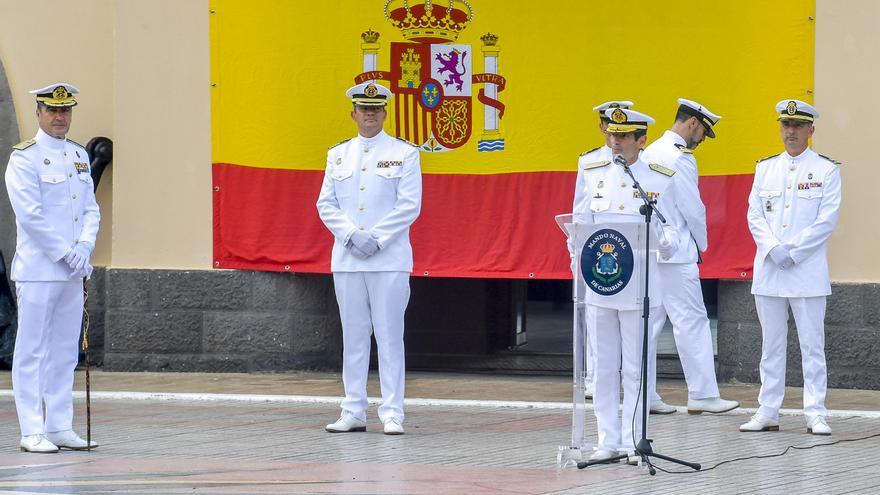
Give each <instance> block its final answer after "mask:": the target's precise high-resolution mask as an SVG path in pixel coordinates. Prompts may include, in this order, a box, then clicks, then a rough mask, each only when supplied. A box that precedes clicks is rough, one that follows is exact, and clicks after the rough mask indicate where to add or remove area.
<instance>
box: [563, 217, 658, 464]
mask: <svg viewBox="0 0 880 495" xmlns="http://www.w3.org/2000/svg"><path fill="white" fill-rule="evenodd" d="M642 218H643V217H633V220H631V221H630V222H603V223H595V222H594V221H593V215H592V214H588V215H584V216H581V215H578V214H563V215H558V216H556V223H557V224H558V225H559V227H560V228H561V229H562V231H563V233H565V236H566V239H567V244H568V248H569V250H570V251H573V252H574V253H575V256H574V263H573V269H574V273H573V276H572V279H573V280H572V299H573V302H574V311H573V318H572V351H573V352H572V357H573V366H572V371H573V387H572V415H571V441H570V443H569V444H568V445H560V446H559V449H558V451H557V456H556V464H557V467H558V468H563V467H568V466H574V465H576V464H577V463H578V462H580V461H582V460H585V459H586V458H588V457H589V456H590V455H591V454H592V451H593V448H594V447H595V446H596V444H595V443H593V442H587V441H586V436H585V432H584V429H585V422H586V412H587V404H586V401H585V399H584V388H585V386H584V383H585V382H584V380H585V376H586V372H587V359H586V358H587V339H588V338H590V335H594V334H593V332H595V331H596V330H597V329H587V318H586V311H587V304H588V303H592V304H596V305H599V306H606V307H616V308H618V309H640V308H641V306H642V300H643V297H644V286H643V282H642V281H643V278H642V274H643V272H644V264H645V260H648V261H649V262H653V263H656V255H654V256H646V255H645V254H646V253H645V235H646V228H645V224H644V223H639V222H640V221H641V220H642ZM621 219H623V218H621ZM655 245H656V238H655V239H653V240H652V242H651V248H652V249H655V247H654V246H655ZM652 268H653V267H652ZM585 274H586V275H585ZM651 296H652V297H654V294H651Z"/></svg>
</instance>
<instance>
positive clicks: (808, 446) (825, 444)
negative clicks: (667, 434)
mask: <svg viewBox="0 0 880 495" xmlns="http://www.w3.org/2000/svg"><path fill="white" fill-rule="evenodd" d="M875 437H880V433H874V434H873V435H868V436H864V437H858V438H842V439H840V440H835V441H833V442H828V443H817V444H813V445H804V446H798V445H789V446H788V447H786V448H785V450H783V451H782V452H779V453H777V454H766V455H750V456H748V457H737V458H734V459H727V460H724V461H721V462H719V463H718V464H715V465H713V466H710V467H706V468H703V469H701V470H699V471H669V470H666V469H663V468H661V467H660V466H658V465H657V464H656V463H654V462H652V463H651V464H652V465H653V466H654V467H655V468H657V469H659V470H660V471H663V472H664V473H667V474H692V473H702V472H705V471H711V470H713V469H715V468H717V467H719V466H722V465H724V464H730V463H733V462H739V461H747V460H749V459H769V458H771V457H781V456H784V455H785V454H787V453H788V451H790V450H809V449H812V448H816V447H829V446H831V445H837V444H839V443H844V442H859V441H861V440H868V439H871V438H875Z"/></svg>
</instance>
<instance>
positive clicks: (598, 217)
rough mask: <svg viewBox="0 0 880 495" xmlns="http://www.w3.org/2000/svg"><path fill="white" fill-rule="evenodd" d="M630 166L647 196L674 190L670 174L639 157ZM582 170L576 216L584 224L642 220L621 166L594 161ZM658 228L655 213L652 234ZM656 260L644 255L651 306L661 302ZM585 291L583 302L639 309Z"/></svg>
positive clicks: (660, 195) (639, 201) (636, 198)
mask: <svg viewBox="0 0 880 495" xmlns="http://www.w3.org/2000/svg"><path fill="white" fill-rule="evenodd" d="M600 163H601V162H600ZM630 170H632V173H633V175H634V176H635V177H636V179H637V180H638V181H639V184H641V186H642V189H644V190H645V192H646V193H647V194H648V195H649V196H651V197H654V198H657V199H658V200H659V199H661V198H663V197H664V196H665V195H666V194H674V190H673V188H672V187H671V186H672V177H670V176H667V175H665V174H663V173H660V172H656V171H654V170H651V168H649V166H648V164H647V163H645V162H644V161H642V158H641V157H639V159H638V160H636V162H635V163H633V164H632V165H630ZM583 172H584V174H583V175H584V188H583V192H584V195H585V197H584V200H583V201H584V205H586V211H584V212H583V214H582V215H581V217H580V220H581V221H582V222H584V223H587V224H589V223H594V224H607V223H644V221H645V218H644V216H643V215H642V214H641V213H639V207H641V206H642V205H644V201H642V199H641V198H640V197H639V196H638V191H637V190H636V189H633V181H632V179H631V178H630V177H629V175H627V174H626V172H625V171H624V169H623V167H621V166H620V165H616V164H611V163H607V164H596V165H594V166H593V167H592V168H587V169H586V170H584V171H583ZM660 228H661V227H660V224H659V222H658V221H657V217H656V215H655V216H653V217H652V222H651V232H652V234H651V235H652V237H656V236H657V235H659V230H658V229H660ZM669 234H671V232H670V233H669ZM639 247H642V246H639ZM654 249H656V246H655V245H654V244H653V243H652V245H651V250H652V251H653V250H654ZM656 260H657V256H655V255H650V256H648V262H649V263H650V264H651V265H652V267H651V270H652V273H653V274H654V276H652V277H650V279H649V284H650V285H649V289H648V294H649V295H650V297H651V305H652V306H658V305H660V303H661V302H662V300H661V294H660V284H659V279H658V277H657V276H656V275H657V271H656ZM630 283H636V284H644V281H643V280H631V281H630ZM585 294H586V300H587V302H588V303H589V304H593V305H595V306H603V307H614V308H615V309H620V310H634V309H639V308H638V306H635V305H628V306H625V307H623V306H619V305H618V304H616V303H615V304H614V305H613V306H610V305H608V304H609V301H610V299H609V298H605V297H604V296H599V295H598V294H595V293H594V292H593V291H591V290H587V291H586V292H585Z"/></svg>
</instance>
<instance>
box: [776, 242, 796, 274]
mask: <svg viewBox="0 0 880 495" xmlns="http://www.w3.org/2000/svg"><path fill="white" fill-rule="evenodd" d="M770 259H772V260H773V262H774V263H776V264H777V265H779V268H782V269H783V270H785V269H786V268H790V267H791V266H792V265H794V260H793V259H792V258H791V253H790V252H789V251H788V248H787V247H785V246H783V245H782V244H780V245H778V246H776V247H775V248H773V249H771V250H770Z"/></svg>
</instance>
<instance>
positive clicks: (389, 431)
mask: <svg viewBox="0 0 880 495" xmlns="http://www.w3.org/2000/svg"><path fill="white" fill-rule="evenodd" d="M385 434H386V435H403V423H402V422H401V421H400V420H399V419H397V418H390V419H388V420H387V421H385Z"/></svg>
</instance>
